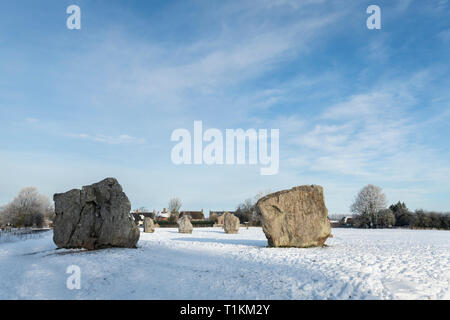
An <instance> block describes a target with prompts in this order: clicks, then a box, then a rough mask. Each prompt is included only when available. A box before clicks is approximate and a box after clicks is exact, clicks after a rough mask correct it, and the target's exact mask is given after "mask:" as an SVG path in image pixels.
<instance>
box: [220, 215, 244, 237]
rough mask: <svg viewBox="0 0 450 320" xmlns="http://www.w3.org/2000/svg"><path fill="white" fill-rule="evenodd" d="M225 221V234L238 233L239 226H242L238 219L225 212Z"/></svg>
mask: <svg viewBox="0 0 450 320" xmlns="http://www.w3.org/2000/svg"><path fill="white" fill-rule="evenodd" d="M223 220H224V222H223V229H224V230H225V233H238V231H239V226H240V225H241V222H240V221H239V218H238V217H236V216H235V215H234V214H231V213H229V212H225V216H224V219H223Z"/></svg>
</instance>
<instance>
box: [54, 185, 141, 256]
mask: <svg viewBox="0 0 450 320" xmlns="http://www.w3.org/2000/svg"><path fill="white" fill-rule="evenodd" d="M53 200H54V201H55V214H56V216H55V220H54V228H53V241H54V242H55V244H56V245H57V246H58V247H59V248H85V249H88V250H94V249H102V248H108V247H125V248H134V247H136V243H137V242H138V240H139V228H138V227H136V225H135V223H134V221H133V218H132V216H131V214H130V209H131V204H130V201H129V200H128V198H127V196H126V195H125V193H124V192H123V191H122V187H121V186H120V184H119V183H118V182H117V180H116V179H114V178H107V179H105V180H103V181H101V182H98V183H95V184H93V185H90V186H85V187H83V188H82V190H78V189H74V190H71V191H68V192H66V193H61V194H55V195H54V196H53Z"/></svg>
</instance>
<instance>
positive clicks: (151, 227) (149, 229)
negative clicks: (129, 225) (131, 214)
mask: <svg viewBox="0 0 450 320" xmlns="http://www.w3.org/2000/svg"><path fill="white" fill-rule="evenodd" d="M144 232H145V233H153V232H155V224H154V223H153V219H152V218H148V217H146V218H144Z"/></svg>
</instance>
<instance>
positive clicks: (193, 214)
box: [180, 211, 205, 220]
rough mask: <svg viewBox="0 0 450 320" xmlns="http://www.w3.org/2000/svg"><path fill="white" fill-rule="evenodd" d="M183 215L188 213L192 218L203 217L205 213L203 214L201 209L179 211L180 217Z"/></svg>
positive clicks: (198, 218)
mask: <svg viewBox="0 0 450 320" xmlns="http://www.w3.org/2000/svg"><path fill="white" fill-rule="evenodd" d="M184 215H189V216H191V218H192V219H194V220H200V219H205V215H204V214H203V211H181V212H180V218H181V217H182V216H184Z"/></svg>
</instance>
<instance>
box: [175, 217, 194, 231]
mask: <svg viewBox="0 0 450 320" xmlns="http://www.w3.org/2000/svg"><path fill="white" fill-rule="evenodd" d="M177 224H178V232H179V233H192V229H194V227H193V226H192V223H191V218H190V217H189V216H188V215H184V216H182V217H181V218H180V219H178V221H177Z"/></svg>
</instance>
